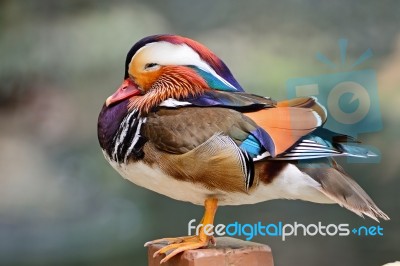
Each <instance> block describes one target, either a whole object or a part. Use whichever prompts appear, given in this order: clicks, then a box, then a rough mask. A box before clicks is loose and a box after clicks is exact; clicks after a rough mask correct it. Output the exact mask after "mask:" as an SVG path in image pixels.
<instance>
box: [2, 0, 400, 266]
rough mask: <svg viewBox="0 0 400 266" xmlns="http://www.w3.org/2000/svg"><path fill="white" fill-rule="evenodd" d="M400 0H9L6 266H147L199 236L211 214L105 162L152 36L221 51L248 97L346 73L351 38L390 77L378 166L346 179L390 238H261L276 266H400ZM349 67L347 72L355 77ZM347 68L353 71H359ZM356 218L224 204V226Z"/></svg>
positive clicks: (332, 210) (384, 92) (354, 220)
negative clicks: (162, 247)
mask: <svg viewBox="0 0 400 266" xmlns="http://www.w3.org/2000/svg"><path fill="white" fill-rule="evenodd" d="M399 10H400V2H398V1H386V0H384V1H352V2H349V1H345V0H340V1H311V0H310V1H306V0H299V1H228V0H223V1H211V0H205V1H183V0H173V1H161V0H159V1H88V0H87V1H77V0H70V1H67V0H63V1H51V0H43V1H5V0H3V1H0V58H1V61H0V265H146V258H147V255H146V249H145V248H143V243H144V242H146V241H148V240H152V239H155V238H160V237H165V236H180V235H185V234H186V233H187V223H188V221H190V220H191V219H193V218H195V219H197V221H199V220H200V218H201V216H202V212H203V209H202V207H199V206H194V205H192V204H189V203H183V202H176V201H174V200H171V199H169V198H166V197H164V196H161V195H157V194H155V193H153V192H150V191H147V190H145V189H142V188H140V187H137V186H135V185H133V184H131V183H129V182H128V181H126V180H123V179H122V178H121V177H120V176H119V175H118V174H117V173H116V172H115V171H114V170H113V169H112V168H111V167H110V166H109V165H108V163H107V162H106V161H105V160H104V158H103V155H102V153H101V150H100V148H99V145H98V142H97V135H96V126H97V115H98V113H99V111H100V108H101V106H102V104H103V102H104V101H105V99H106V97H108V96H109V95H111V94H112V93H113V92H114V91H115V89H116V88H117V86H118V85H120V83H121V82H122V78H123V67H124V61H125V55H126V53H127V51H128V50H129V49H130V47H131V45H133V44H134V43H135V42H136V41H137V40H139V39H140V38H142V37H144V36H147V35H151V34H156V33H175V34H181V35H185V36H188V37H191V38H193V39H196V40H198V41H200V42H202V43H204V44H205V45H207V46H208V47H210V48H211V49H212V50H213V51H214V52H215V53H216V54H217V55H219V56H220V57H221V58H222V59H223V60H224V61H225V63H226V64H227V65H228V66H230V68H231V70H232V72H233V73H234V74H235V76H236V77H237V79H238V80H239V82H240V83H241V84H242V86H243V87H244V88H246V90H247V91H249V92H253V93H258V94H262V95H268V96H271V97H273V98H275V99H284V98H285V97H286V81H287V80H288V79H289V78H293V77H302V76H315V75H322V74H329V73H333V72H335V71H338V70H335V71H333V70H331V69H329V68H328V67H326V66H325V65H323V64H322V63H321V62H318V61H317V60H315V54H316V53H317V52H322V53H324V54H326V55H327V56H328V57H329V58H331V59H332V60H333V61H334V62H336V63H338V62H340V54H339V48H338V45H337V40H338V39H340V38H347V39H348V40H349V47H348V52H347V54H348V62H354V60H355V59H357V58H358V56H359V55H361V54H362V53H363V52H364V51H365V50H366V49H368V48H371V49H372V50H373V51H374V57H373V58H372V59H370V60H368V61H366V62H365V63H363V64H362V65H360V66H358V67H356V68H355V70H359V69H366V68H373V69H375V70H376V72H377V79H378V87H379V97H380V104H381V112H382V116H383V124H384V128H383V130H382V131H380V132H376V133H373V134H366V135H363V136H362V137H361V139H362V140H363V141H364V142H367V143H368V144H370V145H373V146H375V147H377V148H378V149H380V150H381V152H382V158H381V163H379V164H348V165H344V166H345V168H346V169H347V171H348V172H349V173H350V174H351V175H352V176H353V177H354V178H355V179H356V180H357V181H358V182H359V184H360V185H361V186H362V187H363V188H364V189H365V190H366V191H367V192H368V193H369V194H370V196H371V197H372V198H373V199H374V200H375V202H376V203H377V204H378V205H379V207H380V208H382V210H383V211H385V212H386V213H387V214H388V215H389V216H390V217H391V219H392V220H391V221H389V222H382V223H381V226H382V227H383V228H384V236H383V237H354V236H348V237H339V236H338V237H325V238H324V237H311V236H308V237H292V238H289V239H287V240H286V241H284V242H283V241H282V240H281V239H279V238H274V237H258V238H256V239H255V241H257V242H260V243H266V244H268V245H270V246H271V247H272V250H273V253H274V259H275V263H276V265H338V264H340V265H382V264H383V263H386V262H390V261H395V260H396V259H397V260H400V226H399V213H400V212H399V211H400V209H399V207H400V200H399V192H398V191H399V188H400V178H399V175H400V164H399V157H400V139H399V136H400V119H399V118H398V114H399V112H400V16H399V15H398V12H399ZM347 69H348V68H347ZM347 69H343V70H347ZM234 221H239V222H242V223H256V222H258V221H262V222H265V223H273V222H278V221H283V222H285V223H292V222H294V221H297V222H300V223H306V224H308V223H317V222H318V221H322V222H324V223H335V224H339V223H349V224H350V225H351V226H359V225H367V226H370V225H376V222H374V221H372V220H371V219H362V218H360V217H358V216H356V215H355V214H353V213H351V212H349V211H347V210H345V209H343V208H341V207H339V206H333V205H324V206H322V205H318V204H313V203H306V202H300V201H284V200H279V201H271V202H265V203H261V204H257V205H251V206H239V207H222V208H220V209H219V212H218V214H217V218H216V222H217V223H231V222H234Z"/></svg>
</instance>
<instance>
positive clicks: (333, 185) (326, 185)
mask: <svg viewBox="0 0 400 266" xmlns="http://www.w3.org/2000/svg"><path fill="white" fill-rule="evenodd" d="M330 162H331V163H332V166H328V165H322V164H318V165H316V164H314V165H313V164H307V165H306V164H304V165H299V168H300V169H301V171H303V172H304V173H306V174H308V175H309V176H310V177H312V178H313V179H314V180H316V181H317V182H318V183H320V184H321V192H322V193H324V194H325V195H326V196H327V197H329V198H330V199H332V200H333V201H335V202H336V203H338V204H339V205H340V206H342V207H345V208H347V209H349V210H350V211H352V212H354V213H356V214H357V215H359V216H361V217H363V215H366V216H368V217H370V218H372V219H374V220H376V221H378V222H379V220H378V219H379V218H380V219H383V220H390V218H389V216H387V215H386V214H385V213H384V212H383V211H381V210H380V209H379V208H378V206H376V204H375V203H374V202H373V200H372V199H371V198H370V197H369V196H368V194H367V193H366V192H365V191H364V190H363V189H362V188H361V187H360V186H359V185H358V184H357V183H356V182H355V181H354V180H353V179H352V178H351V177H349V176H348V175H347V174H346V173H345V172H344V170H343V169H342V168H341V167H340V166H339V165H338V164H337V163H336V162H335V161H334V160H333V159H331V160H330Z"/></svg>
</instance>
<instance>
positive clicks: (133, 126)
mask: <svg viewBox="0 0 400 266" xmlns="http://www.w3.org/2000/svg"><path fill="white" fill-rule="evenodd" d="M144 123H146V118H145V117H140V116H139V112H138V111H137V110H133V111H131V112H130V113H129V114H128V115H127V116H126V117H125V118H124V120H123V121H122V123H121V125H120V126H119V128H118V131H117V134H115V137H114V139H113V144H112V145H113V150H112V154H111V158H112V159H113V160H114V161H116V162H117V163H126V162H127V160H128V159H129V158H130V157H131V156H133V157H134V158H137V159H140V158H142V157H143V151H142V148H143V145H144V143H145V142H146V139H145V138H144V137H143V136H142V135H141V134H140V130H141V128H142V125H143V124H144Z"/></svg>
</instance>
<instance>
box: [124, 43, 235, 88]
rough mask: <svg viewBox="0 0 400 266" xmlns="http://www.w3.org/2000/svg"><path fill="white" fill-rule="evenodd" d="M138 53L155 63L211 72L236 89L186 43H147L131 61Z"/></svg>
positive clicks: (136, 54)
mask: <svg viewBox="0 0 400 266" xmlns="http://www.w3.org/2000/svg"><path fill="white" fill-rule="evenodd" d="M139 54H144V56H145V58H146V60H147V61H148V62H151V63H157V64H159V65H164V66H166V65H177V66H188V65H192V66H196V67H198V68H200V69H201V70H203V71H206V72H208V73H210V74H212V75H213V76H214V77H216V78H217V79H219V80H220V81H221V82H223V83H224V84H225V85H227V86H229V87H231V88H233V89H235V90H236V88H235V87H234V86H233V85H232V84H230V83H229V82H228V81H226V80H225V79H224V78H222V77H221V76H220V75H218V74H217V73H216V72H215V70H214V69H213V68H212V67H211V66H210V65H209V64H207V63H206V62H205V61H204V60H203V59H201V57H200V56H199V54H198V53H197V52H196V51H195V50H193V49H192V48H191V47H189V46H188V45H186V44H173V43H170V42H165V41H161V42H153V43H148V44H146V45H145V46H143V47H142V48H140V49H139V50H138V51H137V52H136V53H135V55H134V56H133V57H132V60H131V62H132V61H133V60H134V59H135V58H136V57H137V56H138V55H139Z"/></svg>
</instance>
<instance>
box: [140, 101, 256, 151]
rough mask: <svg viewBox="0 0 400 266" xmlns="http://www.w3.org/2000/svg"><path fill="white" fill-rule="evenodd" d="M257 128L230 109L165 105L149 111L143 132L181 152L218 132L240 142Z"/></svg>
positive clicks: (164, 147) (158, 144)
mask: <svg viewBox="0 0 400 266" xmlns="http://www.w3.org/2000/svg"><path fill="white" fill-rule="evenodd" d="M255 128H256V125H255V124H254V122H252V121H251V120H250V119H249V118H247V117H245V116H244V115H243V114H242V113H240V112H237V111H235V110H231V109H227V108H219V107H207V108H201V107H185V108H177V109H166V108H163V109H160V110H159V111H157V112H155V113H150V114H149V116H148V117H147V121H146V123H145V124H144V126H143V129H142V134H143V136H144V137H146V138H147V139H148V140H149V141H150V142H151V143H152V144H153V145H154V146H155V147H156V148H157V149H159V150H161V151H163V152H168V153H173V154H182V153H186V152H189V151H191V150H193V149H195V148H196V147H198V146H200V145H201V144H202V143H204V142H206V141H207V140H208V139H210V138H211V137H212V136H214V135H215V134H218V133H222V134H223V135H227V136H229V137H231V138H232V139H233V140H234V141H235V142H236V143H237V144H239V145H240V143H241V141H243V140H244V139H246V138H247V136H248V135H249V132H250V131H252V130H254V129H255Z"/></svg>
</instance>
